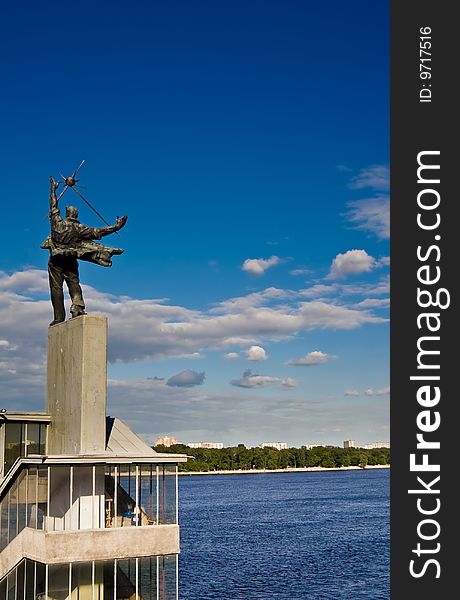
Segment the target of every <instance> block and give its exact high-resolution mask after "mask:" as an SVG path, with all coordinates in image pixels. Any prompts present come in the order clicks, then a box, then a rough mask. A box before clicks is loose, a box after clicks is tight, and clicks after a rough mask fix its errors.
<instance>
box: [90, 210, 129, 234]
mask: <svg viewBox="0 0 460 600" xmlns="http://www.w3.org/2000/svg"><path fill="white" fill-rule="evenodd" d="M127 220H128V217H127V215H123V216H122V217H117V220H116V221H115V225H110V226H109V227H100V228H99V229H95V231H96V232H97V235H98V236H99V238H101V237H104V236H106V235H110V234H111V233H115V231H118V230H119V229H121V228H122V227H124V226H125V225H126V221H127Z"/></svg>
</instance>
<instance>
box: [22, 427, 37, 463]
mask: <svg viewBox="0 0 460 600" xmlns="http://www.w3.org/2000/svg"><path fill="white" fill-rule="evenodd" d="M24 445H25V448H26V453H27V456H30V455H31V454H40V424H39V423H27V439H26V440H24Z"/></svg>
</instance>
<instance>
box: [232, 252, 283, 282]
mask: <svg viewBox="0 0 460 600" xmlns="http://www.w3.org/2000/svg"><path fill="white" fill-rule="evenodd" d="M281 262H282V261H281V258H279V256H271V257H270V258H247V259H246V260H245V261H244V263H243V266H242V267H241V268H242V269H243V271H246V273H250V274H251V275H256V276H257V277H259V276H260V275H263V274H264V273H265V271H266V270H267V269H270V268H271V267H275V266H276V265H279V264H280V263H281Z"/></svg>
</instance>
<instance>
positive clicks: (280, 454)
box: [154, 444, 390, 472]
mask: <svg viewBox="0 0 460 600" xmlns="http://www.w3.org/2000/svg"><path fill="white" fill-rule="evenodd" d="M154 449H155V450H156V451H157V452H173V453H175V454H187V455H188V456H193V457H194V458H193V459H190V460H188V461H187V462H186V463H180V464H179V470H180V471H187V472H189V471H225V470H232V469H245V470H249V469H285V468H287V467H324V468H333V467H350V466H359V467H366V466H367V465H388V464H390V450H389V448H375V449H372V450H367V449H364V448H339V447H332V446H327V447H325V448H323V447H318V448H312V449H311V450H307V449H306V448H287V449H286V450H276V449H275V448H246V446H244V445H243V444H239V445H238V446H232V447H229V448H222V449H208V448H189V447H188V446H185V445H184V444H175V445H174V446H171V447H169V448H168V447H166V446H163V445H158V446H154Z"/></svg>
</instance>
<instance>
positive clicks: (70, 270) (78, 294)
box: [64, 256, 86, 317]
mask: <svg viewBox="0 0 460 600" xmlns="http://www.w3.org/2000/svg"><path fill="white" fill-rule="evenodd" d="M66 261H67V264H66V267H67V268H66V269H65V271H64V279H65V282H66V284H67V287H68V288H69V294H70V298H71V300H72V305H71V307H70V313H71V315H72V317H78V316H79V315H85V314H86V313H85V302H84V300H83V292H82V290H81V286H80V277H79V274H78V260H77V259H76V258H75V257H73V256H70V257H66Z"/></svg>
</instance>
